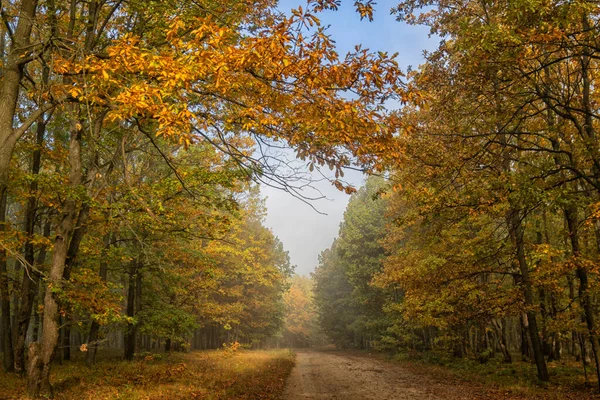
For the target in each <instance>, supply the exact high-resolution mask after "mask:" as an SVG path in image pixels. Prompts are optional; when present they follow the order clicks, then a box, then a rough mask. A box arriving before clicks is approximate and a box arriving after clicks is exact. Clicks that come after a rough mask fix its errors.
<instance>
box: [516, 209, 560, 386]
mask: <svg viewBox="0 0 600 400" xmlns="http://www.w3.org/2000/svg"><path fill="white" fill-rule="evenodd" d="M519 214H520V213H518V212H517V210H515V209H514V208H513V209H512V210H511V212H510V214H509V216H508V225H509V231H510V235H511V237H512V240H513V243H514V245H515V249H516V251H517V263H518V266H519V270H520V271H521V282H520V284H521V287H522V289H523V297H524V300H525V307H526V308H527V312H526V316H527V325H528V331H529V332H528V333H529V338H530V340H531V350H532V351H533V358H534V360H535V365H536V368H537V372H538V379H539V380H541V381H544V382H547V381H548V380H550V376H549V375H548V369H547V367H546V360H545V359H544V353H543V349H542V343H541V340H540V336H539V329H538V326H537V320H536V315H535V311H533V310H532V306H533V305H534V296H533V288H532V286H531V278H530V276H529V266H528V265H527V260H526V259H525V243H524V241H523V235H524V232H523V225H522V223H521V216H520V215H519Z"/></svg>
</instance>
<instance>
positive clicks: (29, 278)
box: [15, 69, 48, 372]
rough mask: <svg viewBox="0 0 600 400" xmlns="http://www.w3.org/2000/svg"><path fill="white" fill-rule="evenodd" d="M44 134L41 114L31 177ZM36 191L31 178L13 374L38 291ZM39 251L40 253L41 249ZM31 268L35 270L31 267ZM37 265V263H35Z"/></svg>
mask: <svg viewBox="0 0 600 400" xmlns="http://www.w3.org/2000/svg"><path fill="white" fill-rule="evenodd" d="M47 76H48V71H47V69H46V70H45V71H44V78H45V79H44V80H47ZM45 134H46V123H45V120H44V115H42V116H41V117H40V119H39V120H38V122H37V127H36V148H35V150H34V151H33V156H32V163H31V174H32V175H38V174H39V172H40V168H41V161H42V146H43V144H44V136H45ZM37 190H38V182H37V180H36V179H34V180H33V181H32V182H31V184H30V185H29V192H30V196H29V198H28V199H27V209H26V211H25V233H26V235H27V241H26V242H25V249H24V258H25V262H26V263H27V264H28V265H25V266H24V267H25V272H24V273H23V282H22V284H21V308H20V310H19V316H18V322H17V335H16V338H15V371H17V372H25V337H26V335H27V330H28V329H29V322H30V321H31V311H32V308H33V303H34V300H35V297H36V295H37V291H38V285H39V278H40V274H39V272H38V271H37V267H36V266H35V259H34V257H35V249H34V246H33V243H32V242H31V238H32V236H33V234H34V233H35V220H36V207H37V201H36V196H35V193H36V192H37ZM40 251H41V250H40ZM31 266H33V267H34V268H31ZM38 266H39V264H38Z"/></svg>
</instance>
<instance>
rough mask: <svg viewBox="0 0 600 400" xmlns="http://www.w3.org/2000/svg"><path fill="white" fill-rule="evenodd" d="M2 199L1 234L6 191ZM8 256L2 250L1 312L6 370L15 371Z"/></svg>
mask: <svg viewBox="0 0 600 400" xmlns="http://www.w3.org/2000/svg"><path fill="white" fill-rule="evenodd" d="M1 196H2V197H0V233H1V232H4V231H5V230H6V203H7V200H6V191H4V193H3V194H2V195H1ZM6 257H7V254H6V250H5V249H4V248H2V249H0V311H1V312H2V319H0V324H1V325H2V349H3V350H4V360H3V364H4V369H5V370H6V371H7V372H13V371H14V361H15V360H14V351H13V339H12V330H11V323H10V292H9V289H10V287H9V284H8V268H7V265H8V264H7V260H6Z"/></svg>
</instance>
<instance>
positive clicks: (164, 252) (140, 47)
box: [0, 0, 600, 399]
mask: <svg viewBox="0 0 600 400" xmlns="http://www.w3.org/2000/svg"><path fill="white" fill-rule="evenodd" d="M340 6H341V2H340V1H338V0H308V1H307V2H306V4H305V5H303V6H298V7H297V8H294V9H292V10H291V11H289V12H283V11H281V9H280V8H279V6H278V4H277V1H276V0H224V1H220V2H215V1H211V0H166V1H164V0H144V1H140V0H85V1H82V0H14V1H13V0H10V1H2V2H1V3H0V19H1V20H2V21H1V23H0V352H1V353H2V360H3V367H4V372H3V374H4V375H2V376H1V377H0V378H1V379H0V381H2V382H0V398H4V397H3V396H4V395H5V393H6V396H7V397H6V398H21V397H20V396H26V397H29V398H40V397H52V396H59V397H60V396H61V395H64V396H73V397H62V398H83V397H82V395H81V393H82V392H77V390H78V389H77V386H76V385H77V384H76V383H73V382H81V384H80V386H85V385H84V382H88V381H85V379H91V378H94V379H97V380H98V382H100V381H103V382H105V383H106V384H105V385H104V386H102V385H100V384H99V383H94V384H92V385H88V386H90V387H91V389H90V390H96V391H97V392H93V393H92V392H90V393H91V394H89V395H86V396H89V398H118V397H116V395H115V394H114V393H113V392H111V390H113V389H112V388H111V386H110V384H109V383H107V382H113V381H114V382H116V383H114V385H116V386H114V387H117V386H118V387H119V388H121V389H119V390H134V391H135V390H137V389H136V388H135V387H133V388H132V386H131V382H134V383H133V386H136V385H138V386H140V387H146V386H148V385H151V384H153V382H166V383H168V384H171V383H172V382H179V383H178V384H181V385H182V386H179V387H175V386H173V387H171V386H169V387H168V388H166V389H164V390H166V391H165V392H159V391H157V392H152V393H151V392H147V393H145V394H143V395H142V394H139V393H137V392H135V393H134V392H128V393H129V394H130V395H131V396H133V397H131V398H197V397H198V398H248V399H256V398H277V397H276V396H279V395H280V394H281V393H282V391H283V390H284V386H285V379H286V378H287V377H288V375H289V374H290V371H291V370H292V368H293V365H294V355H293V354H292V353H289V352H286V351H284V350H280V351H279V352H272V353H270V352H260V351H259V350H260V349H265V348H284V347H311V346H313V347H320V346H324V345H326V344H328V343H329V342H331V343H333V344H334V345H335V346H336V347H337V348H338V349H369V350H378V351H384V352H388V353H393V354H405V355H411V356H415V355H417V354H435V355H436V357H445V358H446V359H449V360H456V362H458V360H461V359H470V360H476V361H477V362H478V363H480V364H481V365H483V364H489V363H492V362H495V361H497V360H501V362H503V363H505V364H517V363H520V364H523V365H526V366H527V367H528V368H529V369H531V370H532V371H533V370H534V371H535V372H536V377H537V378H536V379H537V381H538V383H541V384H542V385H548V383H545V382H550V383H549V384H550V385H551V384H552V383H553V382H554V383H555V384H556V382H557V375H559V374H560V371H559V367H560V366H562V365H563V364H564V363H570V364H568V365H572V366H573V365H574V367H573V368H574V370H576V371H577V372H576V374H577V376H581V379H584V380H585V382H584V384H585V385H587V387H591V386H596V387H598V388H599V389H600V338H599V336H600V332H599V328H598V326H599V324H600V322H599V321H598V318H599V317H600V276H599V272H600V271H599V265H600V264H599V260H600V258H599V257H600V141H599V140H598V137H597V135H598V134H597V132H596V129H597V128H598V127H599V124H600V121H599V120H600V106H599V104H600V103H599V101H600V98H599V96H598V95H597V94H596V92H595V89H596V87H597V86H598V83H596V78H600V76H599V74H598V63H599V61H600V35H599V28H600V26H599V23H600V8H599V7H598V5H597V4H596V3H595V2H591V1H587V0H573V1H569V2H563V1H556V0H518V1H493V2H492V1H485V0H478V1H475V0H464V1H455V0H450V1H435V0H404V1H399V2H398V3H397V4H396V5H395V6H394V8H393V9H392V10H391V13H392V15H393V16H394V17H395V18H396V19H397V23H398V24H401V23H403V24H408V25H420V26H426V27H428V28H429V30H430V35H431V36H432V37H434V38H437V39H438V40H439V45H438V47H437V48H436V49H435V50H433V51H430V52H425V54H424V62H423V64H422V65H420V66H418V67H416V68H409V69H408V70H402V69H401V68H400V67H399V65H398V62H397V59H398V58H401V57H402V54H391V53H387V52H382V51H377V52H372V51H371V50H369V49H366V48H363V47H362V46H360V45H357V46H356V47H355V48H354V50H353V51H351V52H349V53H347V54H339V53H338V51H337V49H336V43H335V38H333V37H331V35H330V34H329V33H328V29H327V26H324V25H323V24H322V23H321V22H320V16H321V15H323V14H324V13H331V12H335V11H336V10H337V9H338V8H339V7H340ZM352 6H353V7H354V8H355V10H356V13H357V14H358V16H359V17H360V19H364V20H366V21H365V22H364V23H369V21H373V19H374V12H375V11H376V10H377V5H376V4H375V2H373V1H372V0H358V1H356V2H355V3H353V5H352ZM378 12H388V10H378ZM290 151H291V152H293V154H294V155H295V157H296V159H297V161H299V162H300V163H301V164H302V167H301V168H298V167H297V166H296V164H293V163H290V162H289V159H288V158H287V157H286V156H285V155H286V154H287V153H286V152H290ZM348 169H351V170H359V171H362V172H363V173H364V174H366V175H368V176H369V177H368V179H367V180H366V183H365V185H364V186H363V187H362V188H360V189H357V188H355V187H354V186H353V185H352V184H351V183H349V182H347V181H346V180H345V179H344V172H345V171H348ZM317 172H318V173H320V174H322V176H323V179H325V180H328V181H329V183H330V184H331V185H332V186H333V187H335V188H337V189H338V190H340V191H342V192H345V193H347V194H348V195H351V197H350V202H349V204H348V208H347V209H346V212H345V214H344V220H343V221H342V223H341V225H340V230H339V236H338V238H337V239H335V241H334V242H333V244H332V245H331V247H330V248H329V249H327V250H325V251H323V252H322V254H321V256H320V259H319V265H318V267H317V269H316V270H315V272H314V273H313V274H312V277H311V278H307V277H302V276H298V275H295V274H294V267H293V266H292V263H291V261H290V257H289V255H288V253H287V252H286V250H285V249H284V246H283V243H282V242H281V241H280V240H279V239H278V238H277V237H276V236H275V235H274V234H273V232H272V231H271V230H270V229H269V228H268V227H267V226H266V225H265V215H266V209H265V204H264V199H263V198H262V197H261V194H260V187H261V186H265V185H266V186H270V187H274V188H276V189H279V190H282V191H284V192H286V193H287V194H288V195H289V196H292V197H296V198H297V199H299V200H300V201H303V202H306V203H308V204H309V205H310V204H312V202H313V200H314V199H313V198H311V196H308V195H306V191H305V189H306V188H307V187H310V185H311V179H312V178H311V176H312V175H311V174H315V173H317ZM323 247H325V246H323ZM216 349H219V351H218V352H210V351H208V350H216ZM241 349H247V350H250V349H252V350H256V352H252V351H247V352H243V351H242V353H243V354H242V355H239V354H238V350H240V351H241ZM192 350H193V351H192ZM200 350H203V351H200ZM163 353H167V354H171V353H181V354H179V355H174V356H173V357H174V358H169V360H171V361H168V367H165V368H168V369H160V368H163V367H164V365H163V364H161V362H163V361H161V357H162V356H160V354H163ZM109 356H110V357H112V358H110V357H109ZM103 357H109V359H110V360H113V361H105V360H106V359H105V358H103ZM227 357H233V358H227ZM229 359H235V360H238V363H237V364H235V365H234V364H232V363H230V362H228V361H227V360H229ZM298 360H300V358H299V359H298ZM111 362H112V363H113V364H111ZM297 362H300V361H297ZM451 362H454V361H451ZM84 366H85V367H84ZM192 366H193V367H192ZM69 368H70V369H69ZM81 368H88V369H87V370H82V369H81ZM111 368H114V370H111ZM82 371H93V372H90V374H86V373H85V372H82ZM111 371H112V372H111ZM67 373H69V374H72V375H70V377H69V378H65V374H67ZM86 375H89V376H86ZM231 376H235V379H230V377H231ZM120 377H121V378H122V380H119V379H120ZM125 377H126V378H125ZM194 379H204V381H203V382H204V384H206V385H207V386H206V387H203V388H201V389H199V388H198V387H194V386H193V381H194ZM119 385H120V386H119ZM145 385H146V386H145ZM251 387H252V388H253V389H252V390H251V389H250V388H251ZM80 390H83V389H80ZM103 390H104V391H103ZM115 390H116V389H115ZM148 390H150V389H148ZM152 390H154V389H152ZM156 390H158V389H156ZM160 390H163V389H160ZM253 390H254V391H253ZM65 393H70V394H65ZM175 393H178V394H177V395H176V394H175ZM211 395H214V396H215V397H206V396H211ZM111 396H112V397H111ZM135 396H140V397H135ZM177 396H179V397H177ZM203 396H204V397H203ZM219 396H220V397H219ZM269 396H271V397H269ZM127 398H129V397H127ZM290 398H293V397H290Z"/></svg>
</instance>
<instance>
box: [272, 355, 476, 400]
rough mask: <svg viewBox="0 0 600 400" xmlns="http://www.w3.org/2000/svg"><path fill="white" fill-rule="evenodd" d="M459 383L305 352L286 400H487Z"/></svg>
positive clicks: (395, 367)
mask: <svg viewBox="0 0 600 400" xmlns="http://www.w3.org/2000/svg"><path fill="white" fill-rule="evenodd" d="M457 385H459V384H457V383H450V382H440V381H438V380H436V379H435V377H432V376H423V375H418V374H415V373H413V372H411V371H410V370H408V369H407V368H406V367H403V366H401V365H394V364H392V363H389V362H385V361H382V360H378V359H376V358H370V357H365V356H361V355H356V354H351V353H344V352H337V351H336V352H333V351H315V350H304V351H298V352H297V358H296V367H295V368H294V370H293V371H292V374H291V375H290V377H289V379H288V382H287V387H286V391H285V393H284V396H283V399H284V400H301V399H339V400H367V399H371V400H387V399H390V400H392V399H394V400H404V399H414V400H422V399H473V398H486V397H487V396H485V395H483V396H481V397H480V396H479V395H478V394H479V393H474V392H473V390H472V389H473V388H469V389H468V390H466V391H465V390H464V388H461V387H460V386H457Z"/></svg>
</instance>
